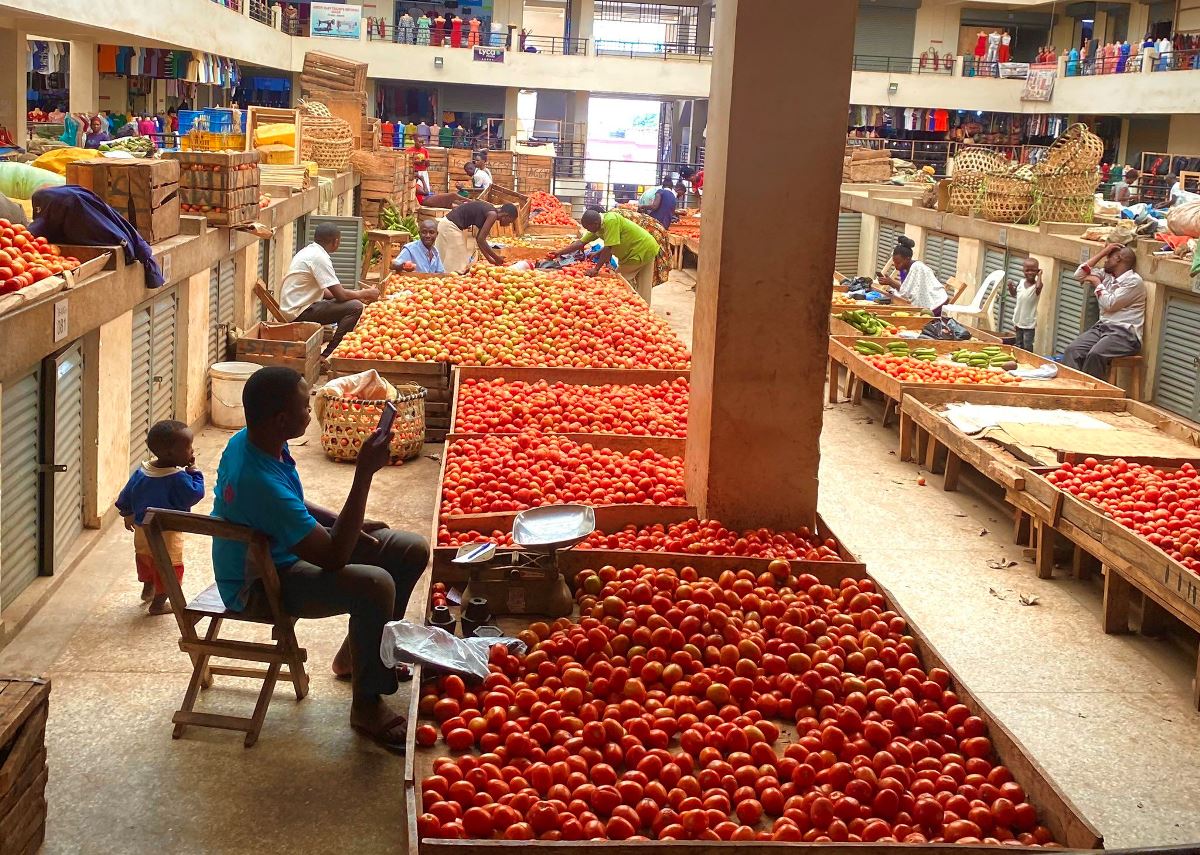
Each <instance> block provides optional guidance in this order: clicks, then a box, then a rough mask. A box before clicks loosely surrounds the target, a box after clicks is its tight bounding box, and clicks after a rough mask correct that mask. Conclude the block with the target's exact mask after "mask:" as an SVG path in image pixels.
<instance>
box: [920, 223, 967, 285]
mask: <svg viewBox="0 0 1200 855" xmlns="http://www.w3.org/2000/svg"><path fill="white" fill-rule="evenodd" d="M921 260H922V261H924V262H925V263H926V264H928V265H929V267H930V268H932V270H933V273H934V275H935V276H937V278H938V279H939V280H940V281H941V282H942V284H943V285H944V284H945V283H946V280H947V279H949V278H951V277H952V276H957V275H958V238H956V237H951V236H950V235H945V234H942V233H941V232H929V233H927V234H926V235H925V252H924V253H923V254H922V255H921Z"/></svg>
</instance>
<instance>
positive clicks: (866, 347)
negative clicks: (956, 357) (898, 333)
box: [854, 339, 938, 362]
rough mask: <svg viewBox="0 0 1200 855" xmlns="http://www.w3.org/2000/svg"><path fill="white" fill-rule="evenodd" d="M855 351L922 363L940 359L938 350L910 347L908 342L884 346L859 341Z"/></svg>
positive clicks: (889, 343)
mask: <svg viewBox="0 0 1200 855" xmlns="http://www.w3.org/2000/svg"><path fill="white" fill-rule="evenodd" d="M854 349H855V350H857V351H858V352H859V353H861V354H862V355H863V356H882V355H884V354H890V355H891V356H911V357H912V358H913V359H919V360H921V361H922V362H935V361H936V360H937V358H938V352H937V350H936V349H934V348H932V347H925V346H921V345H917V346H916V347H909V346H908V342H904V341H890V342H888V343H887V344H886V345H883V344H880V343H879V342H877V341H863V340H862V339H859V340H858V341H856V342H855V343H854Z"/></svg>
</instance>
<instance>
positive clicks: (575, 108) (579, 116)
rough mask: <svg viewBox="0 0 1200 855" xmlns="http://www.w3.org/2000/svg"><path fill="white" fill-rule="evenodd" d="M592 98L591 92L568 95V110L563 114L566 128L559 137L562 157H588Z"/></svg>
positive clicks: (570, 93)
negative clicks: (589, 108)
mask: <svg viewBox="0 0 1200 855" xmlns="http://www.w3.org/2000/svg"><path fill="white" fill-rule="evenodd" d="M590 98H591V93H590V92H568V93H567V103H566V110H565V111H564V114H563V120H564V122H565V123H566V127H565V128H563V131H562V134H561V135H560V137H559V139H560V142H561V143H562V145H561V146H560V149H559V152H558V153H559V155H560V156H566V157H578V158H583V157H587V123H588V104H589V103H590V101H589V99H590ZM579 175H580V176H582V175H583V171H582V164H580V172H579Z"/></svg>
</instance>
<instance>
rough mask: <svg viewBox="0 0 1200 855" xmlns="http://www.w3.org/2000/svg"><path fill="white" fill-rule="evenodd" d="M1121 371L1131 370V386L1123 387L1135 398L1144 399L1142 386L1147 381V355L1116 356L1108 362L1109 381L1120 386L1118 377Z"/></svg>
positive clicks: (1136, 399) (1137, 399)
mask: <svg viewBox="0 0 1200 855" xmlns="http://www.w3.org/2000/svg"><path fill="white" fill-rule="evenodd" d="M1121 371H1127V372H1129V386H1128V387H1125V386H1122V387H1121V388H1123V389H1125V391H1126V392H1127V393H1128V395H1129V397H1131V398H1133V400H1135V401H1140V400H1142V387H1143V385H1144V384H1145V382H1146V357H1144V356H1142V355H1141V354H1136V355H1134V356H1117V357H1114V358H1113V360H1112V361H1111V362H1109V363H1108V382H1109V383H1111V384H1112V385H1113V386H1120V385H1121V384H1120V383H1118V382H1117V379H1118V378H1119V377H1120V374H1121Z"/></svg>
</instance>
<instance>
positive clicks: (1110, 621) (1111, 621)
mask: <svg viewBox="0 0 1200 855" xmlns="http://www.w3.org/2000/svg"><path fill="white" fill-rule="evenodd" d="M1132 592H1133V586H1132V585H1130V584H1129V582H1128V581H1126V580H1125V578H1124V577H1123V576H1122V575H1121V574H1120V573H1119V572H1118V571H1117V570H1116V569H1115V568H1114V567H1112V566H1107V567H1105V568H1104V612H1103V613H1104V617H1103V619H1102V625H1103V627H1104V632H1105V633H1106V634H1108V635H1118V634H1124V633H1126V632H1129V595H1130V594H1131V593H1132Z"/></svg>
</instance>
